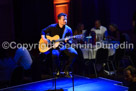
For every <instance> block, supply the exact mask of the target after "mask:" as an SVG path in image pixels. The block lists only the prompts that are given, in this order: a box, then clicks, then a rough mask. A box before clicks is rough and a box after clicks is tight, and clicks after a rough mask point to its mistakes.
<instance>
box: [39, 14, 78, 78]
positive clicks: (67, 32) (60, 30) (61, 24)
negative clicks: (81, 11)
mask: <svg viewBox="0 0 136 91" xmlns="http://www.w3.org/2000/svg"><path fill="white" fill-rule="evenodd" d="M66 24H67V15H66V14H64V13H60V14H59V15H58V23H57V24H51V25H49V26H48V27H46V28H44V29H43V30H42V32H41V38H42V40H43V41H44V43H45V44H48V42H49V40H48V39H47V38H46V35H47V34H48V35H49V36H51V37H53V36H55V35H59V37H60V38H65V37H66V36H72V35H73V33H72V29H71V28H70V27H69V26H67V25H66ZM64 42H66V43H70V42H71V41H69V40H68V39H67V38H66V39H65V41H64ZM49 51H50V50H49ZM60 52H63V53H65V54H66V56H68V59H67V61H66V65H65V68H64V72H65V74H66V76H67V77H71V76H70V74H69V70H70V68H71V66H72V63H73V62H74V61H75V58H76V56H77V52H76V50H75V49H74V48H72V47H68V48H65V47H61V48H56V49H53V50H52V61H53V63H55V64H54V66H55V67H54V69H56V70H55V71H57V72H58V69H57V68H58V67H59V65H60V62H59V55H60ZM58 73H59V72H58Z"/></svg>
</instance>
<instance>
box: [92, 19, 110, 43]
mask: <svg viewBox="0 0 136 91" xmlns="http://www.w3.org/2000/svg"><path fill="white" fill-rule="evenodd" d="M91 31H94V32H95V33H96V41H100V40H103V38H104V35H105V32H106V31H107V28H106V27H104V26H102V25H101V22H100V20H96V21H95V27H94V28H92V29H91Z"/></svg>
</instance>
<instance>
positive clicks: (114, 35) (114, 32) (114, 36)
mask: <svg viewBox="0 0 136 91" xmlns="http://www.w3.org/2000/svg"><path fill="white" fill-rule="evenodd" d="M105 38H106V39H108V40H112V41H120V33H119V31H118V27H117V25H116V24H110V25H109V30H108V31H107V32H106V33H105Z"/></svg>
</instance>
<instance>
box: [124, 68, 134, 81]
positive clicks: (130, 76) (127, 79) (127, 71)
mask: <svg viewBox="0 0 136 91" xmlns="http://www.w3.org/2000/svg"><path fill="white" fill-rule="evenodd" d="M124 76H125V80H126V81H128V82H131V81H132V80H133V76H132V74H131V71H130V70H126V71H125V72H124Z"/></svg>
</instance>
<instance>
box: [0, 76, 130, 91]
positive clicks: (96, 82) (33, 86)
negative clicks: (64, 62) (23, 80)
mask: <svg viewBox="0 0 136 91" xmlns="http://www.w3.org/2000/svg"><path fill="white" fill-rule="evenodd" d="M118 84H122V83H121V82H119V81H114V80H109V79H106V78H102V77H98V78H87V77H82V76H75V77H74V91H127V90H128V88H127V87H124V86H121V85H118ZM56 85H57V89H60V88H62V89H64V91H73V84H72V79H71V78H58V79H57V81H56ZM54 88H55V85H54V80H53V79H48V80H42V81H38V82H33V83H27V84H23V85H18V86H13V87H9V88H5V89H1V90H0V91H46V90H49V89H54Z"/></svg>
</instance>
